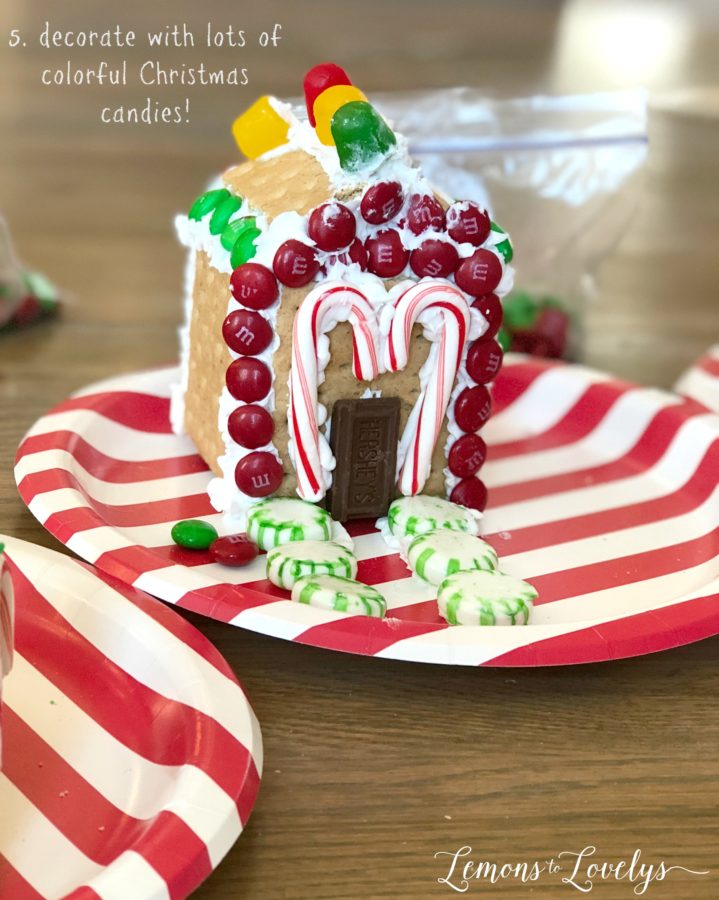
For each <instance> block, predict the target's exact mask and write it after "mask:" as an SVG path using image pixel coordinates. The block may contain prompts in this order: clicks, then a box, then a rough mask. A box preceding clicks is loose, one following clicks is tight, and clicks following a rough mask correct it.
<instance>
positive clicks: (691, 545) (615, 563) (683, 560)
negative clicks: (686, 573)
mask: <svg viewBox="0 0 719 900" xmlns="http://www.w3.org/2000/svg"><path fill="white" fill-rule="evenodd" d="M718 553H719V529H718V528H714V529H713V530H712V531H711V532H709V534H705V535H703V536H702V537H699V538H695V539H694V540H692V541H684V542H681V543H676V544H671V545H669V546H667V547H658V548H656V549H654V550H647V551H645V552H643V553H635V554H631V555H629V556H620V557H617V558H616V559H608V560H605V561H604V562H598V563H592V564H591V565H587V566H578V567H577V568H575V569H563V570H562V571H560V572H552V573H551V574H549V575H538V576H532V575H527V576H526V580H527V581H529V582H531V583H532V584H533V585H534V587H535V588H536V589H537V590H538V591H539V599H538V600H537V603H538V604H540V603H551V602H553V601H555V600H566V599H568V598H569V597H579V596H581V595H582V594H592V593H594V592H595V591H603V590H607V589H608V588H614V587H620V586H623V585H627V584H637V583H638V582H641V581H648V580H649V579H652V578H659V577H661V576H662V575H672V574H674V573H675V572H681V571H683V570H685V569H691V568H693V567H694V566H699V565H701V564H702V563H705V562H708V561H709V560H712V559H714V558H715V557H716V556H717V554H718Z"/></svg>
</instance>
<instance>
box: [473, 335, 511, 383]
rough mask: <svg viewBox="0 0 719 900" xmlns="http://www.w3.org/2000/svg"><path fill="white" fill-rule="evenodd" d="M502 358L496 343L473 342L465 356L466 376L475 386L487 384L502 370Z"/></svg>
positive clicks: (500, 350) (502, 354) (501, 352)
mask: <svg viewBox="0 0 719 900" xmlns="http://www.w3.org/2000/svg"><path fill="white" fill-rule="evenodd" d="M503 356H504V353H503V351H502V348H501V347H500V346H499V344H498V343H497V341H481V340H480V341H475V342H474V343H473V344H472V346H471V347H470V348H469V353H468V354H467V374H468V375H469V377H470V378H471V379H472V381H475V382H476V383H477V384H489V382H490V381H493V380H494V378H496V376H497V372H499V370H500V369H501V368H502V357H503Z"/></svg>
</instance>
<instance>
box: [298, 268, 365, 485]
mask: <svg viewBox="0 0 719 900" xmlns="http://www.w3.org/2000/svg"><path fill="white" fill-rule="evenodd" d="M338 322H350V324H351V325H352V371H353V372H354V375H355V378H357V379H359V380H360V381H371V380H372V379H373V378H376V376H377V375H378V374H379V373H380V371H381V369H380V362H379V357H378V354H377V349H376V347H377V339H376V315H375V311H374V310H373V308H372V306H371V305H370V303H369V301H368V300H367V298H366V297H365V295H364V294H363V293H362V292H361V291H359V290H357V288H353V287H350V286H349V285H346V284H342V282H329V283H327V284H323V285H320V286H318V287H316V288H315V289H314V290H312V291H310V293H309V294H308V295H307V296H306V297H305V299H304V300H303V301H302V304H301V305H300V307H299V309H298V310H297V312H296V313H295V321H294V325H293V327H292V368H291V370H290V405H289V410H288V422H289V430H290V435H291V436H292V440H293V444H294V452H293V459H292V463H293V465H294V467H295V472H296V474H297V493H298V494H299V495H300V497H302V498H304V499H305V500H320V499H321V498H322V497H324V495H325V492H326V490H327V487H328V485H327V484H326V481H327V480H328V479H327V478H326V475H327V473H328V472H329V471H331V469H332V463H333V460H332V453H331V451H330V448H329V444H328V443H327V440H326V438H325V437H324V435H322V434H320V431H319V426H318V422H317V405H318V404H317V388H318V386H319V385H320V384H321V383H322V381H323V380H324V368H325V366H326V365H327V361H328V351H327V347H326V346H322V345H321V342H322V336H323V335H325V334H327V332H329V331H331V330H332V329H333V328H334V327H335V325H337V323H338ZM325 340H326V339H325Z"/></svg>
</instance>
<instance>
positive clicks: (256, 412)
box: [227, 403, 275, 450]
mask: <svg viewBox="0 0 719 900" xmlns="http://www.w3.org/2000/svg"><path fill="white" fill-rule="evenodd" d="M227 430H228V431H229V433H230V437H231V438H232V440H233V441H234V442H235V443H236V444H239V445H240V446H241V447H247V449H248V450H256V449H257V448H258V447H264V446H265V444H269V442H270V441H271V440H272V435H273V434H274V433H275V423H274V420H273V418H272V416H271V415H270V414H269V413H268V412H267V410H266V409H265V408H264V407H262V406H256V405H255V404H254V403H248V404H247V405H246V406H238V407H237V409H233V410H232V412H231V413H230V416H229V419H228V420H227Z"/></svg>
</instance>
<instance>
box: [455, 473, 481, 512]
mask: <svg viewBox="0 0 719 900" xmlns="http://www.w3.org/2000/svg"><path fill="white" fill-rule="evenodd" d="M449 499H450V500H451V501H452V503H458V504H459V505H460V506H467V507H469V508H470V509H476V510H479V512H484V510H485V507H486V506H487V488H486V487H485V485H484V482H483V481H480V480H479V478H464V479H463V480H462V481H460V482H459V484H457V485H456V486H455V488H454V490H453V491H452V493H451V494H450V495H449Z"/></svg>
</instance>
